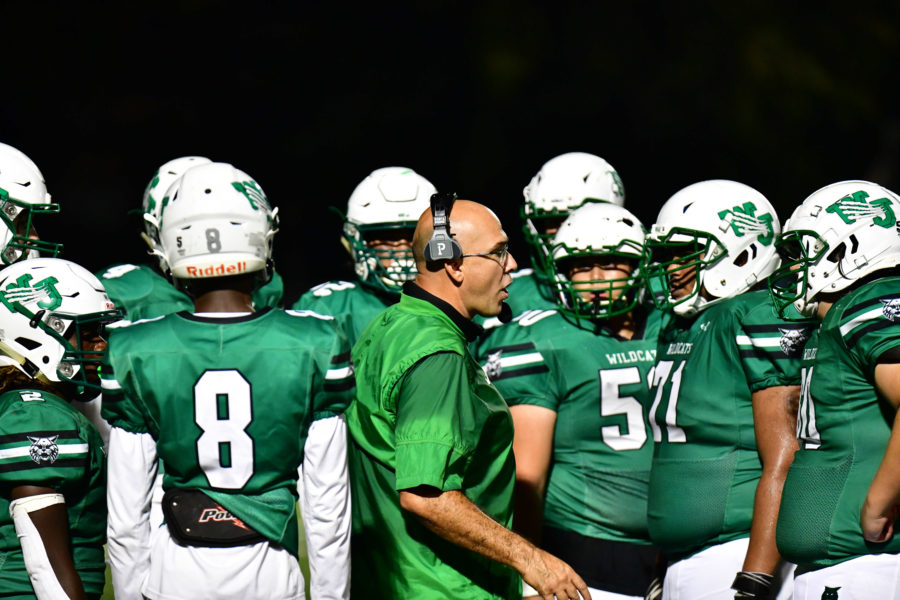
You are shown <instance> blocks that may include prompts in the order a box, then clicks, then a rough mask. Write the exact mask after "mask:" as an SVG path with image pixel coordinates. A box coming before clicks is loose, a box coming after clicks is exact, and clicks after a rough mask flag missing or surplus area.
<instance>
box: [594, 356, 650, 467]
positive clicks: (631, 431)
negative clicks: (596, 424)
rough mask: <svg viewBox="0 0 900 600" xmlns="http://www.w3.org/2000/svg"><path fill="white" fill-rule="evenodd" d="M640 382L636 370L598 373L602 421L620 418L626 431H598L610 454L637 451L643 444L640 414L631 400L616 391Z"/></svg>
mask: <svg viewBox="0 0 900 600" xmlns="http://www.w3.org/2000/svg"><path fill="white" fill-rule="evenodd" d="M640 382H641V372H640V371H639V370H638V368H637V367H628V368H626V369H610V370H606V371H600V414H601V416H603V417H610V416H612V415H621V414H624V415H625V418H626V421H627V427H623V426H621V425H607V426H605V427H602V428H601V429H600V434H601V435H602V436H603V442H604V443H605V444H606V445H607V446H609V447H610V448H612V449H613V450H637V449H638V448H640V447H641V446H643V445H644V442H646V441H647V427H646V426H645V425H644V410H643V408H642V407H641V403H640V402H639V401H638V399H637V398H635V397H634V396H620V395H619V388H621V387H622V386H623V385H629V384H634V383H640Z"/></svg>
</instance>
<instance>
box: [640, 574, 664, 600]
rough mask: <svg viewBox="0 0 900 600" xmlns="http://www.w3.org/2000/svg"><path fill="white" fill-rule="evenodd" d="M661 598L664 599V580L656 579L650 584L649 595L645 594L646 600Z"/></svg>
mask: <svg viewBox="0 0 900 600" xmlns="http://www.w3.org/2000/svg"><path fill="white" fill-rule="evenodd" d="M660 598H662V580H661V579H660V578H659V577H654V578H653V581H651V582H650V587H648V588H647V593H646V594H644V600H659V599H660Z"/></svg>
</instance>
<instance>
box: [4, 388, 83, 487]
mask: <svg viewBox="0 0 900 600" xmlns="http://www.w3.org/2000/svg"><path fill="white" fill-rule="evenodd" d="M12 394H13V395H19V396H20V397H21V400H17V401H14V402H13V403H12V404H10V405H9V406H8V407H7V409H6V410H5V411H4V412H3V414H2V415H0V487H3V488H6V489H11V488H13V487H15V486H18V485H37V486H42V487H48V488H52V489H54V490H58V491H63V492H64V491H65V489H66V487H67V486H68V485H78V484H79V483H81V482H82V481H83V479H84V477H85V475H86V473H87V471H88V470H89V468H90V464H91V461H90V444H89V441H88V439H87V438H86V436H84V435H83V431H82V429H81V428H80V427H79V424H78V423H77V421H76V420H75V418H74V414H69V412H67V411H66V410H65V409H66V408H67V407H65V406H63V405H61V404H60V403H61V402H62V401H59V400H56V399H53V400H51V399H42V396H46V395H47V393H46V392H39V391H34V390H21V391H18V392H13V393H12Z"/></svg>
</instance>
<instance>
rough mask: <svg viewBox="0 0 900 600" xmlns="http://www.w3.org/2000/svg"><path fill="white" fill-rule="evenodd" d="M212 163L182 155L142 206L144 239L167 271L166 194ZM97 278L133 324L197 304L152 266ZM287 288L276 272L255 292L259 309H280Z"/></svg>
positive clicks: (119, 268)
mask: <svg viewBox="0 0 900 600" xmlns="http://www.w3.org/2000/svg"><path fill="white" fill-rule="evenodd" d="M211 162H212V161H211V160H210V159H208V158H206V157H203V156H182V157H180V158H175V159H173V160H170V161H169V162H167V163H165V164H163V165H162V166H161V167H160V168H159V169H157V171H156V173H155V174H154V176H153V178H152V179H151V180H150V183H148V184H147V187H146V189H145V190H144V199H143V202H142V204H141V210H142V213H143V219H144V230H143V231H142V232H141V238H143V240H144V241H145V242H146V243H147V245H148V246H149V251H150V254H153V255H156V257H157V258H159V259H160V268H161V269H163V270H164V269H165V268H166V267H165V261H164V259H163V257H162V256H160V254H161V252H160V250H159V229H160V216H161V214H162V210H163V207H164V206H165V205H166V202H167V201H168V198H167V196H166V192H167V191H168V189H169V187H170V186H171V185H172V184H173V183H175V182H176V181H177V180H178V178H179V177H181V175H183V174H184V173H185V172H186V171H187V170H188V169H190V168H192V167H195V166H198V165H206V164H209V163H211ZM97 277H99V278H100V280H101V281H103V284H104V285H105V286H106V289H107V291H108V293H109V296H110V298H112V300H113V302H115V303H116V306H117V307H118V308H119V309H120V310H121V311H122V312H123V313H124V314H125V318H126V319H128V320H129V321H138V320H141V319H152V318H155V317H160V316H163V315H168V314H171V313H176V312H179V311H182V310H191V309H192V308H193V302H192V301H191V299H190V298H189V297H188V296H187V295H186V294H184V293H183V292H182V291H180V290H178V289H176V288H174V287H173V286H172V284H171V283H170V282H169V280H168V279H166V278H165V277H163V276H162V275H160V274H159V273H157V272H156V271H155V270H154V269H153V268H152V267H151V266H149V265H133V264H118V265H113V266H111V267H107V268H106V269H104V270H102V271H100V272H98V273H97ZM283 287H284V285H283V282H282V280H281V277H280V276H279V275H278V274H277V273H273V277H272V279H271V280H270V281H269V282H267V283H266V285H264V286H263V287H261V288H260V289H259V290H255V291H254V296H253V300H254V302H255V303H256V305H257V306H259V307H262V306H280V305H281V297H282V292H283Z"/></svg>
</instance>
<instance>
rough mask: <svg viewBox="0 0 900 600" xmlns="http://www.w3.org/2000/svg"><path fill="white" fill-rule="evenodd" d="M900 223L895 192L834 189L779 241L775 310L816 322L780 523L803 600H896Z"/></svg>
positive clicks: (803, 211) (806, 205) (899, 562)
mask: <svg viewBox="0 0 900 600" xmlns="http://www.w3.org/2000/svg"><path fill="white" fill-rule="evenodd" d="M898 216H900V198H898V196H897V195H896V194H895V193H893V192H891V191H889V190H887V189H885V188H883V187H882V186H880V185H876V184H874V183H870V182H867V181H842V182H839V183H834V184H832V185H828V186H826V187H824V188H822V189H820V190H818V191H816V192H815V193H813V194H812V195H810V196H809V197H808V198H807V199H806V200H805V201H804V202H803V204H802V205H801V206H800V207H798V208H797V210H795V212H794V214H793V215H792V216H791V218H790V220H789V221H788V223H787V225H786V227H785V229H786V231H785V233H784V234H782V236H781V237H780V239H779V242H778V244H779V248H780V249H781V250H782V254H783V256H784V266H783V267H782V269H781V270H780V271H779V272H777V273H776V274H775V275H773V276H772V278H771V282H772V292H773V295H774V297H775V301H776V302H778V303H780V304H781V305H782V306H783V307H785V308H791V307H790V304H791V303H792V302H793V304H794V307H795V308H796V309H798V310H799V311H800V312H802V313H803V314H807V315H813V316H815V317H816V318H817V319H818V320H820V321H821V326H820V329H819V332H818V337H817V338H815V339H814V340H811V343H807V346H806V350H805V353H804V354H805V356H804V358H805V359H806V360H805V361H804V373H803V383H802V395H801V402H800V411H799V415H798V429H797V432H798V434H799V441H800V449H799V451H798V452H797V454H796V457H795V458H794V464H793V465H792V466H791V469H790V472H789V473H788V477H787V482H786V483H785V486H784V495H783V498H782V502H781V512H780V513H779V516H778V548H779V550H781V552H782V553H783V554H784V556H785V557H786V558H788V559H789V560H792V561H794V562H796V563H797V565H798V566H797V571H796V576H795V583H794V598H798V599H800V600H808V599H816V600H818V599H819V598H830V599H847V598H850V599H853V598H897V597H900V584H898V581H900V579H898V574H900V556H898V553H900V539H898V538H897V536H895V535H893V534H894V531H893V528H894V521H895V519H896V517H897V511H898V501H900V475H898V471H897V465H898V460H900V454H898V453H900V449H898V448H900V446H898V439H900V426H898V425H897V418H896V415H897V407H898V406H900V276H898V270H897V266H898V265H900V237H898V235H897V225H898V222H897V218H898Z"/></svg>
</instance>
